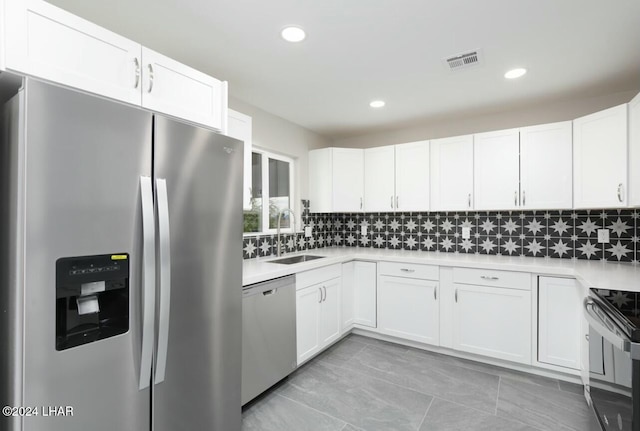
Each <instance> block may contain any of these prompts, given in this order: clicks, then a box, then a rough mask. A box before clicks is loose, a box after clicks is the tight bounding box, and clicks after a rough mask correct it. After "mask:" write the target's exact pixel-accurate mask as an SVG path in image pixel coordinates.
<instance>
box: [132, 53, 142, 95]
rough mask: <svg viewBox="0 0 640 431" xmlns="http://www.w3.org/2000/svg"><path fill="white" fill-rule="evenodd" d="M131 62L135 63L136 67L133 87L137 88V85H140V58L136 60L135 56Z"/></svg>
mask: <svg viewBox="0 0 640 431" xmlns="http://www.w3.org/2000/svg"><path fill="white" fill-rule="evenodd" d="M133 64H135V65H136V69H135V74H136V83H135V84H134V85H133V88H138V85H140V60H138V57H135V58H134V59H133Z"/></svg>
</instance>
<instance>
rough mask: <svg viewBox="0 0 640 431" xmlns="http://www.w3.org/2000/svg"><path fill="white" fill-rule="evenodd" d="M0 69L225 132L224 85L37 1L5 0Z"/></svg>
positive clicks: (0, 39)
mask: <svg viewBox="0 0 640 431" xmlns="http://www.w3.org/2000/svg"><path fill="white" fill-rule="evenodd" d="M2 20H3V22H0V69H1V70H10V71H13V72H17V73H20V74H25V75H30V76H34V77H37V78H40V79H44V80H47V81H51V82H55V83H58V84H62V85H66V86H68V87H72V88H75V89H78V90H82V91H86V92H89V93H94V94H97V95H100V96H104V97H107V98H110V99H114V100H119V101H122V102H126V103H130V104H133V105H137V106H142V107H144V108H147V109H149V110H152V111H157V112H162V113H164V114H168V115H171V116H174V117H176V118H180V119H183V120H187V121H190V122H193V123H197V124H201V125H204V126H207V127H209V128H212V129H215V130H218V131H221V132H223V133H224V132H225V131H226V118H227V112H226V110H227V83H226V82H222V81H219V80H217V79H215V78H213V77H210V76H207V75H205V74H203V73H201V72H198V71H197V70H194V69H192V68H190V67H188V66H186V65H184V64H181V63H178V62H177V61H175V60H172V59H170V58H168V57H165V56H163V55H160V54H158V53H156V52H153V51H151V50H149V49H147V48H145V47H143V46H142V45H140V44H139V43H136V42H134V41H132V40H129V39H127V38H124V37H122V36H120V35H118V34H116V33H113V32H111V31H109V30H106V29H104V28H102V27H100V26H98V25H95V24H93V23H91V22H89V21H87V20H84V19H82V18H80V17H77V16H75V15H73V14H71V13H69V12H67V11H65V10H63V9H60V8H58V7H56V6H53V5H51V4H49V3H47V2H45V1H43V0H5V1H4V14H3V15H2Z"/></svg>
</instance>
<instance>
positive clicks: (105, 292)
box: [56, 253, 129, 350]
mask: <svg viewBox="0 0 640 431" xmlns="http://www.w3.org/2000/svg"><path fill="white" fill-rule="evenodd" d="M128 330H129V255H128V254H127V253H116V254H104V255H96V256H79V257H66V258H61V259H58V260H57V262H56V350H66V349H69V348H71V347H76V346H80V345H83V344H87V343H92V342H95V341H98V340H102V339H105V338H109V337H114V336H116V335H119V334H123V333H125V332H127V331H128Z"/></svg>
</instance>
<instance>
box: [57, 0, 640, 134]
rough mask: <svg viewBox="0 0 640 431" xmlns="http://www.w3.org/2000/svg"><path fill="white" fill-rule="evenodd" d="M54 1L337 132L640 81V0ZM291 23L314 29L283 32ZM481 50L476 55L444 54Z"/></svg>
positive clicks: (297, 119)
mask: <svg viewBox="0 0 640 431" xmlns="http://www.w3.org/2000/svg"><path fill="white" fill-rule="evenodd" d="M49 1H50V2H51V3H54V4H56V5H58V6H61V7H63V8H65V9H68V10H70V11H71V12H73V13H75V14H77V15H80V16H82V17H85V18H87V19H89V20H91V21H93V22H95V23H97V24H100V25H102V26H104V27H106V28H108V29H110V30H112V31H115V32H117V33H120V34H122V35H124V36H127V37H129V38H131V39H134V40H136V41H138V42H140V43H142V44H143V45H145V46H148V47H149V48H152V49H154V50H156V51H159V52H161V53H163V54H165V55H168V56H170V57H173V58H175V59H177V60H179V61H181V62H183V63H186V64H188V65H190V66H192V67H194V68H196V69H199V70H202V71H204V72H206V73H208V74H211V75H213V76H215V77H217V78H219V79H223V80H228V81H229V86H230V94H231V96H233V97H236V98H238V99H240V100H243V101H245V102H248V103H250V104H252V105H255V106H257V107H259V108H262V109H264V110H266V111H269V112H271V113H273V114H276V115H279V116H281V117H283V118H286V119H288V120H290V121H292V122H294V123H297V124H300V125H302V126H304V127H307V128H309V129H311V130H314V131H316V132H318V133H320V134H322V135H325V136H327V137H332V138H339V137H345V136H350V135H357V134H363V133H366V132H367V131H369V130H371V129H384V128H394V127H397V126H398V125H401V124H405V125H408V124H411V123H416V122H420V121H430V120H434V119H444V118H448V119H450V118H451V117H454V116H463V115H480V114H483V113H486V112H490V111H496V110H508V109H512V108H515V107H519V108H520V107H525V106H527V105H528V104H539V103H544V102H549V101H556V100H566V99H569V98H578V97H587V96H599V95H603V94H609V93H614V92H618V91H627V90H633V89H640V1H638V0H609V1H602V0H518V1H513V0H512V1H506V0H482V1H479V0H447V1H444V0H402V1H398V0H396V1H393V0H315V1H314V0H134V1H132V0H110V1H104V0H103V1H87V0H49ZM287 24H297V25H299V26H301V27H303V28H304V29H305V30H306V32H307V39H306V40H305V41H304V42H302V43H300V44H289V43H286V42H284V41H283V40H282V39H281V38H280V36H279V32H280V30H281V28H282V27H284V26H285V25H287ZM477 48H480V49H481V50H482V54H483V58H482V64H481V65H480V66H477V67H474V68H470V69H466V70H461V71H456V72H450V71H449V70H447V68H446V67H445V66H444V63H443V61H442V60H443V58H445V57H448V56H450V55H453V54H457V53H460V52H464V51H467V50H473V49H477ZM515 66H521V67H526V68H527V69H528V70H529V73H528V74H527V75H526V76H525V77H523V78H521V79H519V80H515V81H507V80H505V79H504V78H503V74H504V72H505V71H506V70H507V69H510V68H513V67H515ZM378 98H379V99H383V100H385V101H386V102H387V106H386V107H385V108H383V109H378V110H374V109H372V108H370V107H369V102H370V101H371V100H373V99H378Z"/></svg>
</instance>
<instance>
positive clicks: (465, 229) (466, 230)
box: [462, 227, 471, 239]
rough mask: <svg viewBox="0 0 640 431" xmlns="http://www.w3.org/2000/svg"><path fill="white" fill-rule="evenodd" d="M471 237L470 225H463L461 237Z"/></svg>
mask: <svg viewBox="0 0 640 431" xmlns="http://www.w3.org/2000/svg"><path fill="white" fill-rule="evenodd" d="M469 238H471V228H470V227H463V228H462V239H469Z"/></svg>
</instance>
